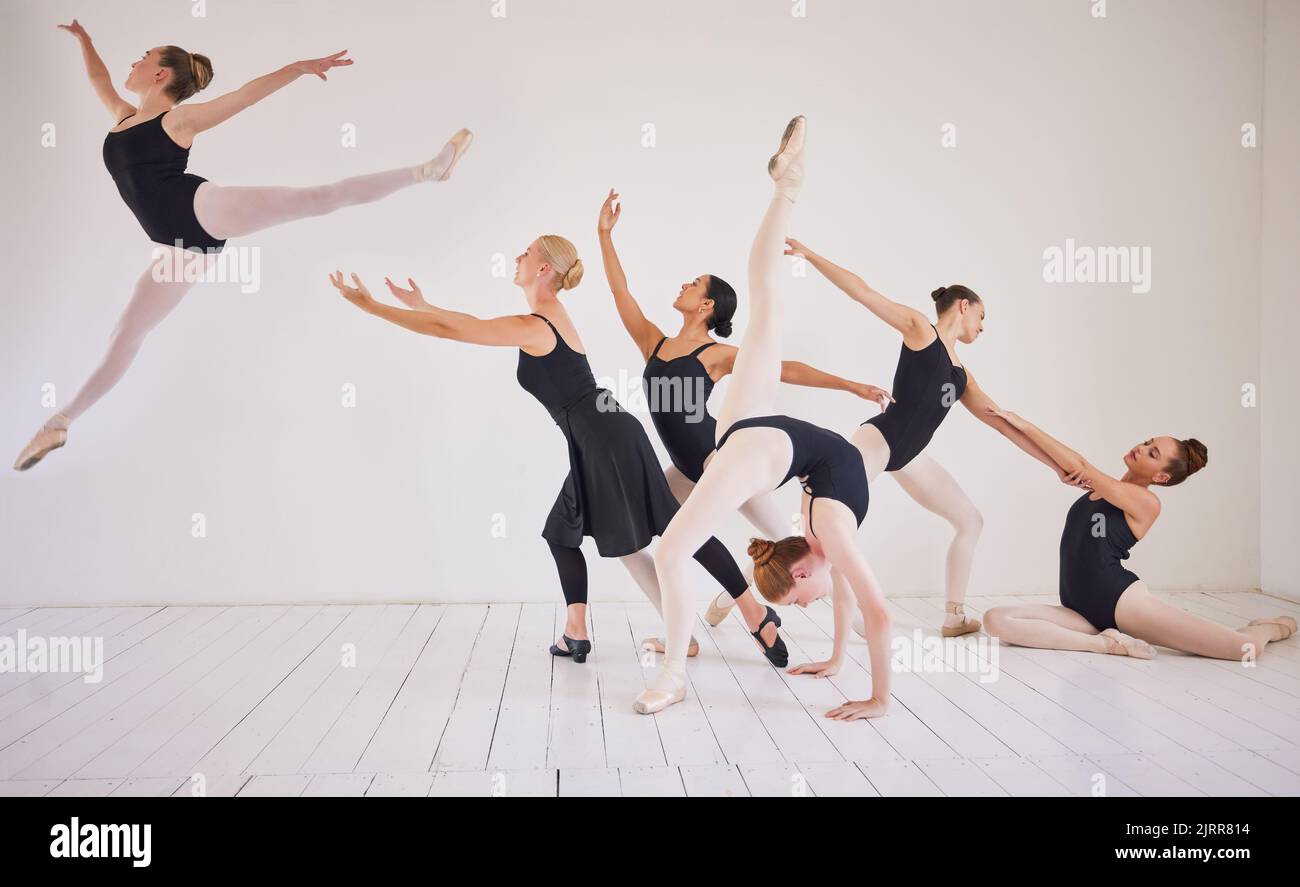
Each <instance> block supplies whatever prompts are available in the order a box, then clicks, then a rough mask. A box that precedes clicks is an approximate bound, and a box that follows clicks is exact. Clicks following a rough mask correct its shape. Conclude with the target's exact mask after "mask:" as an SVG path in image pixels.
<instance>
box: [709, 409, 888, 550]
mask: <svg viewBox="0 0 1300 887" xmlns="http://www.w3.org/2000/svg"><path fill="white" fill-rule="evenodd" d="M742 428H779V429H781V430H782V431H784V432H785V433H786V434H787V435H788V436H789V437H790V449H791V456H790V469H789V470H788V471H787V472H786V473H785V477H783V478H781V482H780V483H778V484H777V486H778V487H780V486H783V485H784V484H785V482H786V481H788V480H789V479H790V478H792V477H800V478H803V491H804V492H805V493H807V494H808V498H809V502H808V518H809V520H808V532H809V533H815V532H816V529H815V528H814V527H813V525H812V502H813V500H816V499H817V498H819V497H821V498H825V499H834V500H835V501H836V502H839V503H841V504H843V505H846V506H848V509H849V511H852V512H853V517H854V518H855V519H856V520H857V522H858V523H857V525H858V526H859V527H860V526H862V521H863V520H864V519H865V518H866V516H867V505H868V503H869V501H870V498H871V497H870V495H869V493H868V490H867V471H866V468H865V467H863V464H862V453H860V452H859V451H858V448H857V447H855V446H854V445H853V444H851V443H849V442H848V441H847V440H845V439H844V438H843V437H841V436H840V435H838V434H836V433H835V432H834V431H827V430H826V429H825V428H822V427H820V426H817V425H814V424H812V423H811V422H805V421H803V420H802V419H792V418H790V417H789V416H753V417H751V418H749V419H740V420H739V421H736V422H733V423H731V427H730V428H728V429H727V433H726V434H724V435H722V438H721V439H720V440H719V441H718V449H722V448H723V447H724V446H725V445H726V443H727V438H729V437H731V435H733V434H735V433H736V432H737V431H739V430H740V429H742Z"/></svg>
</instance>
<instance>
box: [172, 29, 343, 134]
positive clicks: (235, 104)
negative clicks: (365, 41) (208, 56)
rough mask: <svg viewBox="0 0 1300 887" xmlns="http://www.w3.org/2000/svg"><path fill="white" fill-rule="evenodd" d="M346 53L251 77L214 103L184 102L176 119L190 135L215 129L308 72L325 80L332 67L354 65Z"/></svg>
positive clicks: (296, 63)
mask: <svg viewBox="0 0 1300 887" xmlns="http://www.w3.org/2000/svg"><path fill="white" fill-rule="evenodd" d="M345 55H347V50H346V49H345V50H343V51H342V52H336V53H334V54H333V55H327V56H325V57H324V58H319V59H308V60H306V61H301V62H294V63H293V64H291V65H285V66H284V67H283V68H281V69H280V70H278V71H273V72H272V73H270V74H264V75H263V76H261V77H258V78H257V79H256V80H250V81H248V82H247V83H245V84H244V85H243V86H241V87H239V89H236V90H235V91H233V92H228V93H226V94H225V95H222V96H218V97H217V98H215V99H213V100H212V101H210V102H194V103H193V104H186V105H181V106H180V107H179V108H177V109H176V110H175V111H173V112H172V113H173V114H174V115H175V117H176V120H175V121H174V122H175V124H176V126H177V128H178V129H179V130H180V131H181V132H185V133H189V134H194V133H200V132H203V131H204V130H206V129H212V127H214V126H216V125H217V124H219V123H224V122H225V121H227V120H229V119H230V118H231V117H234V116H235V115H236V114H238V113H239V112H240V111H243V110H245V109H247V108H251V107H252V106H253V105H255V104H257V103H258V102H260V101H261V100H262V99H264V98H266V97H267V96H269V95H270V94H271V93H273V92H275V91H276V90H279V89H283V88H284V87H286V86H288V85H289V84H290V83H292V82H293V81H295V80H297V79H298V78H299V77H301V76H302V75H304V74H315V75H316V76H317V77H319V78H320V79H322V80H325V79H326V77H325V72H326V71H328V70H329V69H330V68H337V67H344V66H347V65H350V64H352V59H349V58H344V56H345Z"/></svg>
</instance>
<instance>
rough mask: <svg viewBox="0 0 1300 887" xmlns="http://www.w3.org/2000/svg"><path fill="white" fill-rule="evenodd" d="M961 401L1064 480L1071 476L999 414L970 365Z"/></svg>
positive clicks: (984, 421) (990, 425) (999, 432)
mask: <svg viewBox="0 0 1300 887" xmlns="http://www.w3.org/2000/svg"><path fill="white" fill-rule="evenodd" d="M961 402H962V406H964V407H966V409H968V410H970V412H971V415H973V416H974V417H975V418H976V419H979V420H980V421H981V422H983V423H984V424H985V425H987V426H989V427H990V428H992V429H993V430H994V431H996V432H997V433H998V434H1001V435H1002V436H1003V437H1005V438H1006V439H1007V440H1009V441H1011V442H1012V443H1013V444H1015V445H1016V446H1018V447H1020V449H1022V450H1024V451H1025V452H1026V453H1028V454H1029V455H1031V456H1033V457H1034V458H1035V459H1037V460H1038V461H1039V462H1042V463H1043V464H1044V465H1046V466H1047V467H1048V468H1050V469H1052V470H1053V471H1055V472H1056V473H1057V476H1058V477H1060V478H1061V479H1062V480H1065V479H1066V478H1067V477H1069V472H1067V471H1066V470H1065V469H1063V468H1062V467H1061V466H1060V465H1058V464H1057V463H1056V461H1055V460H1053V459H1052V457H1051V456H1049V455H1048V454H1047V451H1046V450H1044V449H1043V448H1042V447H1040V446H1039V445H1038V444H1037V443H1035V442H1034V441H1033V439H1032V438H1030V437H1029V435H1027V434H1025V432H1023V431H1021V430H1020V429H1019V428H1016V427H1015V426H1014V425H1012V424H1011V423H1010V422H1008V421H1007V420H1006V419H1003V418H1002V417H1001V416H999V415H998V405H997V404H996V403H994V402H993V398H991V397H989V396H988V395H987V394H985V393H984V389H982V388H980V387H979V385H977V384H976V383H975V377H974V376H973V375H971V371H970V367H967V368H966V392H965V393H964V394H963V395H962V396H961Z"/></svg>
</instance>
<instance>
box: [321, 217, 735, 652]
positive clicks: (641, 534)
mask: <svg viewBox="0 0 1300 887" xmlns="http://www.w3.org/2000/svg"><path fill="white" fill-rule="evenodd" d="M516 263H517V265H516V269H515V283H516V284H517V285H518V286H519V287H520V288H522V289H523V290H524V293H525V295H526V297H527V299H528V302H529V305H530V306H531V307H532V308H534V309H536V310H535V311H533V312H532V313H530V314H525V315H512V316H509V317H498V318H494V319H492V320H481V319H479V318H477V317H473V316H471V315H468V314H462V313H460V312H456V311H448V310H445V309H442V308H438V307H435V306H433V305H430V304H429V303H428V302H426V301H425V300H424V296H423V295H422V294H421V292H420V290H419V287H417V286H415V284H414V282H412V281H408V282H409V283H410V285H411V288H410V289H403V288H402V287H399V286H397V285H396V284H394V283H393V282H392V281H390V280H387V279H386V278H385V282H386V283H387V284H388V288H389V290H390V291H391V292H392V293H393V295H394V296H396V297H397V298H398V299H399V300H400V301H401V302H402V303H403V304H405V305H407V306H408V307H409V308H411V309H414V310H404V309H401V308H394V307H391V306H388V305H382V304H380V303H379V302H376V301H375V300H374V299H373V298H372V297H371V296H370V293H369V292H368V291H367V290H366V288H365V287H364V286H363V285H362V284H361V281H360V280H359V279H358V278H357V276H356V275H355V274H354V275H352V279H353V281H354V283H355V284H356V285H355V286H347V285H345V284H344V282H343V276H342V274H337V275H334V276H331V278H330V280H331V283H333V284H334V286H335V287H336V288H337V289H338V290H339V291H340V292H341V293H343V295H344V296H345V297H346V298H347V299H348V300H349V301H351V302H352V303H354V304H355V305H357V306H358V307H360V308H362V309H363V310H365V311H367V312H368V313H370V314H374V315H376V316H378V317H382V318H384V319H385V320H388V321H390V322H392V323H395V324H397V325H399V326H403V327H405V328H407V329H410V330H414V331H415V332H419V333H424V334H425V335H430V336H438V337H440V338H445V339H455V340H458V341H462V342H471V343H474V344H478V345H509V346H516V347H518V348H519V362H518V366H517V368H516V371H515V375H516V378H517V379H518V381H519V384H520V385H521V386H522V387H523V389H524V390H525V391H527V392H528V393H529V394H531V395H533V397H535V398H537V400H538V402H539V403H541V404H542V406H544V407H545V408H546V410H547V412H549V413H550V414H551V418H552V419H554V420H555V424H556V425H557V426H559V428H560V431H561V432H562V433H563V434H564V437H565V440H566V442H567V443H568V448H569V473H568V476H566V477H565V479H564V483H563V485H562V486H561V488H560V492H559V495H558V496H557V497H556V499H555V504H554V505H553V506H552V507H551V511H550V514H549V515H548V516H547V518H546V523H545V525H544V527H543V529H542V536H543V537H544V538H545V539H546V541H547V543H548V545H549V546H550V549H551V554H552V556H553V557H554V558H555V565H556V569H557V570H558V572H559V575H560V585H561V587H562V589H563V591H564V600H565V604H566V605H567V606H566V621H565V629H564V633H563V636H562V639H561V642H560V643H559V644H556V645H554V646H552V647H551V653H552V655H555V656H573V657H574V659H576V660H577V661H578V662H583V661H585V660H586V658H587V654H588V653H589V652H590V651H591V642H590V640H588V637H587V624H586V612H587V564H586V561H585V559H584V558H583V556H582V549H581V548H580V546H581V545H582V540H583V538H584V537H586V536H591V537H592V538H594V539H595V540H596V549H597V551H599V552H600V555H601V556H602V557H616V558H619V559H620V560H621V561H622V562H623V564H624V566H626V567H627V569H628V571H629V572H630V573H631V574H632V576H633V578H634V579H635V580H636V582H637V583H638V585H640V586H641V589H642V591H643V592H644V593H645V595H646V597H648V598H649V599H650V601H651V602H652V603H653V604H654V605H655V608H656V609H659V607H660V598H659V584H658V580H657V579H656V577H655V571H654V561H653V560H652V559H651V558H650V555H649V553H648V552H647V551H646V547H647V546H648V545H649V544H650V541H651V539H652V538H653V537H654V536H659V535H662V534H663V532H664V530H665V529H666V528H667V526H668V523H669V521H670V520H671V519H672V517H673V515H674V514H676V513H677V508H678V505H677V500H676V499H675V498H674V497H673V494H672V491H671V490H670V489H669V488H668V482H667V481H666V480H665V479H664V476H663V472H662V471H661V470H660V469H659V460H658V459H657V458H656V456H655V452H654V448H653V447H652V446H651V444H650V438H649V437H648V436H647V435H646V433H645V428H644V427H643V426H642V425H641V423H640V422H639V421H637V419H636V417H635V416H632V415H631V414H629V413H627V412H625V411H624V410H623V408H622V407H621V406H620V405H619V404H618V402H617V401H616V400H614V398H613V396H612V395H611V394H610V393H609V392H608V391H606V390H604V389H601V388H598V387H597V386H596V379H595V376H594V375H593V374H592V371H591V364H590V363H589V362H588V361H587V356H586V354H584V353H582V352H580V351H577V350H575V349H574V348H573V346H572V345H570V344H569V342H568V341H566V335H567V336H568V338H569V339H572V340H573V341H575V342H576V341H577V331H576V330H574V329H573V324H572V321H570V320H569V317H568V313H567V312H566V311H565V310H564V307H563V305H561V304H560V301H559V299H558V298H557V292H558V291H559V290H560V289H566V290H568V289H572V288H573V287H575V286H577V285H578V282H579V281H580V280H581V279H582V262H581V261H580V260H579V259H578V253H577V250H575V249H574V248H573V244H571V243H569V241H567V240H565V239H564V238H563V237H556V236H553V235H547V236H544V237H539V238H538V239H537V240H535V241H533V243H531V244H529V246H528V249H526V250H525V251H524V252H523V254H522V255H520V256H519V257H518V259H517V260H516ZM552 318H555V319H556V320H558V321H559V322H558V324H557V323H556V322H555V321H554V320H552ZM561 328H565V332H561ZM580 345H581V343H579V346H580ZM694 557H695V560H696V561H698V562H699V563H700V565H701V566H703V567H704V568H705V569H706V570H708V571H709V573H710V574H712V575H713V577H714V578H715V579H717V581H718V582H719V584H721V585H722V586H723V587H724V588H725V589H727V590H728V591H734V592H735V593H737V594H739V593H740V592H743V591H744V588H745V585H746V580H745V577H744V575H743V574H742V573H741V572H740V568H739V567H738V566H737V565H736V562H735V561H734V560H733V559H732V557H731V555H730V554H728V553H727V550H726V548H725V547H724V546H723V545H722V543H721V542H719V541H718V540H717V539H713V538H710V539H707V540H705V541H703V542H702V544H701V545H700V546H698V547H697V550H696V551H695V552H694Z"/></svg>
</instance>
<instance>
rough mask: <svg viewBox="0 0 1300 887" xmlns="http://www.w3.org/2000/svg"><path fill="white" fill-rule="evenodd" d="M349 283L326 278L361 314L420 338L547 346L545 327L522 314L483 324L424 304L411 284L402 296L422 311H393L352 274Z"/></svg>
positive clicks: (336, 274) (334, 276) (338, 275)
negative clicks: (412, 295)
mask: <svg viewBox="0 0 1300 887" xmlns="http://www.w3.org/2000/svg"><path fill="white" fill-rule="evenodd" d="M352 282H353V283H354V284H355V286H348V285H347V284H345V283H344V282H343V272H342V271H336V272H334V273H333V274H331V275H330V283H331V284H333V285H334V288H335V289H337V290H338V291H339V292H340V293H342V294H343V297H344V298H345V299H347V300H348V301H349V302H351V303H352V304H353V305H356V306H357V307H358V308H360V309H361V310H362V311H365V312H366V313H367V314H373V315H374V316H375V317H380V318H383V319H384V320H387V321H388V322H389V323H394V324H396V325H397V326H400V327H402V328H404V329H408V330H411V331H412V332H415V333H420V334H421V335H425V336H436V337H437V338H440V339H451V340H453V341H456V342H468V343H469V344H471V345H501V346H511V347H515V348H545V347H547V345H549V344H550V343H551V339H552V334H551V332H550V329H549V328H548V327H547V326H546V325H545V324H541V323H538V322H537V321H536V318H533V317H531V316H529V315H526V314H511V315H507V316H505V317H493V318H490V319H486V320H485V319H483V318H481V317H475V316H474V315H473V314H465V313H463V312H461V311H449V310H447V309H446V308H438V307H437V306H435V305H430V304H429V303H428V302H425V301H424V296H423V295H422V294H421V293H420V290H419V287H415V286H414V284H412V286H413V290H403V291H402V292H404V293H406V294H407V295H411V294H412V293H413V294H414V296H415V298H416V299H418V300H419V302H420V303H421V304H422V307H420V308H411V309H407V308H397V307H395V306H392V305H385V304H383V303H382V302H378V301H376V300H375V298H374V297H373V296H371V295H370V290H368V289H366V285H365V284H364V283H362V282H361V278H359V277H357V275H356V274H353V275H352ZM389 287H390V288H391V289H394V291H396V290H397V288H396V287H394V286H393V284H392V283H391V282H390V283H389ZM408 304H409V303H408Z"/></svg>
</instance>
